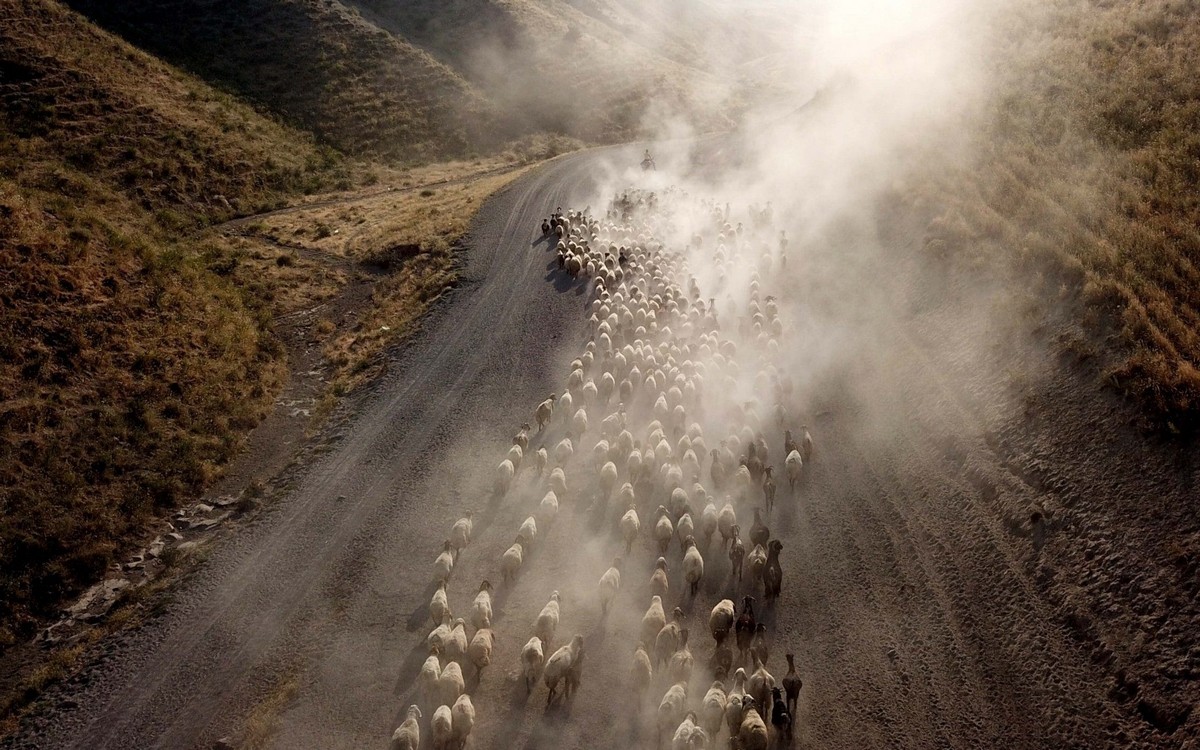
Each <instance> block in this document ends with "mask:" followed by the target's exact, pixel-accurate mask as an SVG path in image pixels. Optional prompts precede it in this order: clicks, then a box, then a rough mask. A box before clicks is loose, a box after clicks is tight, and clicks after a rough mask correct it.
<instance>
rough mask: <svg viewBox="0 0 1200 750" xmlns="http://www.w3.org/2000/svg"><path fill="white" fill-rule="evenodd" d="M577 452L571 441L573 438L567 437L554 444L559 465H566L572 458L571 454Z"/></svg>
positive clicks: (555, 459)
mask: <svg viewBox="0 0 1200 750" xmlns="http://www.w3.org/2000/svg"><path fill="white" fill-rule="evenodd" d="M574 454H575V446H574V445H573V444H572V443H571V438H569V437H565V438H563V439H562V440H560V441H558V445H556V446H554V461H555V463H557V464H558V465H559V466H563V465H565V464H566V463H567V462H568V461H570V460H571V456H573V455H574Z"/></svg>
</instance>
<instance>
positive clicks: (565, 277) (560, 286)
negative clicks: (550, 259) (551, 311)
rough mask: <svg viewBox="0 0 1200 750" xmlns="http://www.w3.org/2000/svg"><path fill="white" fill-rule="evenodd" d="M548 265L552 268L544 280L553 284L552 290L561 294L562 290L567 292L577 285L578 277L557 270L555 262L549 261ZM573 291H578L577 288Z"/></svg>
mask: <svg viewBox="0 0 1200 750" xmlns="http://www.w3.org/2000/svg"><path fill="white" fill-rule="evenodd" d="M550 266H551V267H552V268H553V270H552V271H551V272H550V273H548V274H546V278H545V280H546V281H548V282H550V283H552V284H553V285H554V291H556V292H558V293H560V294H561V293H563V292H568V291H570V290H571V289H573V288H575V287H577V286H578V285H579V283H578V282H579V280H578V279H573V278H571V274H569V273H567V272H566V271H560V270H558V264H557V263H551V264H550ZM575 293H576V294H579V293H580V292H579V291H578V290H577V291H576V292H575Z"/></svg>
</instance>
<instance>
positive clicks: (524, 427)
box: [513, 422, 532, 453]
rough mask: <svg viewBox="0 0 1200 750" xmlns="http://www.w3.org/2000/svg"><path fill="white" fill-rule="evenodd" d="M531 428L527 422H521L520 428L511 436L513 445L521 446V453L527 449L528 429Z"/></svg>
mask: <svg viewBox="0 0 1200 750" xmlns="http://www.w3.org/2000/svg"><path fill="white" fill-rule="evenodd" d="M531 429H532V428H531V427H530V426H529V423H528V422H525V423H522V424H521V429H519V430H518V431H517V434H516V435H514V436H513V445H519V446H521V452H522V453H524V452H525V451H527V450H529V431H530V430H531Z"/></svg>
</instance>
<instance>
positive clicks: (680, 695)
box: [658, 682, 688, 744]
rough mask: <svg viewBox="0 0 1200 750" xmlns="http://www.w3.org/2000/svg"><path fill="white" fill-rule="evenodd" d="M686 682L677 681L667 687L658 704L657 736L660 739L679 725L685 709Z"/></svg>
mask: <svg viewBox="0 0 1200 750" xmlns="http://www.w3.org/2000/svg"><path fill="white" fill-rule="evenodd" d="M687 687H688V686H687V683H686V682H677V683H675V684H674V685H672V686H671V687H670V688H668V689H667V692H666V693H665V694H664V695H663V698H662V701H661V702H660V703H659V704H658V736H659V740H660V744H661V739H662V738H663V737H664V736H666V735H667V733H669V732H670V731H671V730H672V729H674V728H675V727H677V726H679V722H680V721H682V719H683V716H684V712H685V711H687Z"/></svg>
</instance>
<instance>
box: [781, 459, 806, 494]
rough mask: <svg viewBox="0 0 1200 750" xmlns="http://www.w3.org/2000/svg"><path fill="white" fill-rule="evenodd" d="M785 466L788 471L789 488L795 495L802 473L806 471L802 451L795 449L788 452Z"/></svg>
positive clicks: (784, 462)
mask: <svg viewBox="0 0 1200 750" xmlns="http://www.w3.org/2000/svg"><path fill="white" fill-rule="evenodd" d="M783 468H784V470H785V471H786V472H787V480H788V489H789V490H791V492H792V494H793V495H794V494H796V485H798V484H800V475H801V474H802V473H803V472H804V459H803V458H802V457H801V456H800V451H798V450H794V449H793V450H792V452H791V453H788V454H787V458H786V459H784V461H783Z"/></svg>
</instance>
